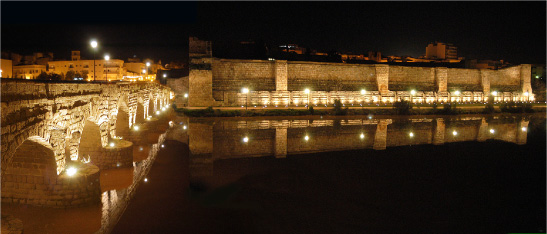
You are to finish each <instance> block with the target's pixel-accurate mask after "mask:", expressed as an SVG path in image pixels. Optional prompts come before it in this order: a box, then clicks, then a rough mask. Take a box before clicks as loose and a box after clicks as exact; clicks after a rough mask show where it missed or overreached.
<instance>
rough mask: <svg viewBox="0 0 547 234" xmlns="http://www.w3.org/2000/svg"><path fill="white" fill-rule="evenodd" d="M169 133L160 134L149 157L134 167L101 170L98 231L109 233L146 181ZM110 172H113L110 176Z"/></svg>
mask: <svg viewBox="0 0 547 234" xmlns="http://www.w3.org/2000/svg"><path fill="white" fill-rule="evenodd" d="M166 135H167V133H163V134H161V135H160V137H159V139H158V143H155V144H153V145H152V146H151V147H150V151H149V152H148V157H146V159H144V160H142V161H135V160H134V161H135V162H133V168H126V169H113V170H104V171H101V192H102V194H101V203H102V209H101V210H102V215H101V229H100V230H99V231H98V232H97V233H109V232H111V231H112V229H113V228H114V226H115V225H116V223H117V222H118V220H119V219H120V218H121V216H122V215H123V212H124V211H125V209H126V208H127V205H128V204H129V201H130V200H131V198H132V197H133V196H134V195H135V192H136V191H137V189H138V187H139V185H140V184H141V183H142V182H144V180H145V177H146V175H148V172H149V171H150V168H151V167H152V165H153V163H154V160H155V159H156V156H157V155H158V151H159V150H160V145H162V144H163V142H164V141H165V138H166ZM108 174H111V175H110V177H109V175H108Z"/></svg>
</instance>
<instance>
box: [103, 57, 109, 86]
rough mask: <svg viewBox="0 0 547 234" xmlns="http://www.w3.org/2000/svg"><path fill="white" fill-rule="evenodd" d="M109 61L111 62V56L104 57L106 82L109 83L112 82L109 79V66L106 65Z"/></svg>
mask: <svg viewBox="0 0 547 234" xmlns="http://www.w3.org/2000/svg"><path fill="white" fill-rule="evenodd" d="M108 60H110V56H109V55H108V54H107V55H105V56H104V70H105V72H106V80H107V81H110V80H109V79H108V66H107V65H106V63H107V62H108Z"/></svg>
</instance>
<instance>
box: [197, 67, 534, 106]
mask: <svg viewBox="0 0 547 234" xmlns="http://www.w3.org/2000/svg"><path fill="white" fill-rule="evenodd" d="M194 61H195V62H196V61H197V62H196V64H203V63H205V64H207V61H211V62H210V67H208V69H210V70H207V69H203V66H201V67H200V66H196V68H195V69H192V66H191V69H190V76H189V89H190V102H189V105H190V106H242V105H246V103H248V104H249V105H253V106H254V105H257V106H261V105H262V106H264V105H288V106H297V105H302V104H303V103H304V104H306V103H307V100H308V96H307V95H305V94H303V91H304V89H310V90H311V94H310V104H315V103H317V104H329V105H332V104H333V102H334V99H341V100H342V101H343V102H344V103H355V104H359V103H367V102H369V103H370V102H394V101H398V100H401V99H409V97H410V90H416V91H417V93H416V94H415V95H414V98H413V100H414V101H415V102H433V101H440V102H444V101H450V100H451V101H475V102H480V101H484V100H486V99H487V96H488V95H490V93H491V92H492V91H497V92H498V94H499V95H497V97H496V101H505V100H514V101H525V100H528V99H527V98H526V97H525V95H524V93H525V92H529V93H530V94H531V85H530V74H531V66H529V65H526V64H525V65H519V66H515V67H511V68H505V69H500V70H484V69H483V70H479V69H460V68H428V67H404V66H390V65H384V64H375V65H365V64H343V63H321V62H300V61H284V60H275V61H260V60H230V59H216V58H210V59H201V60H199V59H196V60H194ZM200 61H201V62H200ZM206 67H207V66H206ZM244 87H246V88H248V89H249V90H250V93H249V94H243V93H241V89H242V88H244ZM363 89H364V90H366V93H365V94H364V95H362V94H361V93H360V91H361V90H363ZM456 91H459V93H457V92H456ZM530 97H532V96H530ZM532 99H533V98H532Z"/></svg>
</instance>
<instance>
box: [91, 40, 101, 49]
mask: <svg viewBox="0 0 547 234" xmlns="http://www.w3.org/2000/svg"><path fill="white" fill-rule="evenodd" d="M97 45H99V43H97V41H95V40H93V41H91V47H93V48H97Z"/></svg>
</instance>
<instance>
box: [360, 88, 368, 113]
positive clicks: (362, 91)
mask: <svg viewBox="0 0 547 234" xmlns="http://www.w3.org/2000/svg"><path fill="white" fill-rule="evenodd" d="M365 93H367V91H366V90H364V89H361V95H363V97H362V99H361V109H363V110H364V109H365V106H364V105H363V103H364V102H363V100H365Z"/></svg>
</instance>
